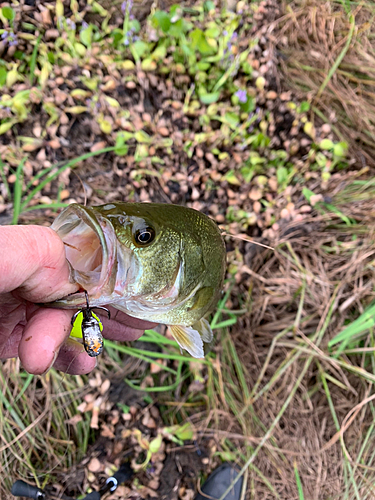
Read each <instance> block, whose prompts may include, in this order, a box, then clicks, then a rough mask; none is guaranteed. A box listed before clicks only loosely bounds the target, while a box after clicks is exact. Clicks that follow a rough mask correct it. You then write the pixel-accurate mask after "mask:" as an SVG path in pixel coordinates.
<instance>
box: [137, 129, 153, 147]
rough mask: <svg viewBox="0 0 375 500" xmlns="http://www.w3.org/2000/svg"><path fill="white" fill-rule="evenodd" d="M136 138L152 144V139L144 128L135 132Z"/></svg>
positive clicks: (141, 141) (138, 140) (143, 142)
mask: <svg viewBox="0 0 375 500" xmlns="http://www.w3.org/2000/svg"><path fill="white" fill-rule="evenodd" d="M134 139H135V140H136V141H137V142H140V143H142V144H150V143H151V141H152V139H151V137H150V136H149V135H148V134H147V133H146V132H145V131H144V130H138V132H136V133H135V134H134Z"/></svg>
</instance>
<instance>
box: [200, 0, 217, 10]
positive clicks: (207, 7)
mask: <svg viewBox="0 0 375 500" xmlns="http://www.w3.org/2000/svg"><path fill="white" fill-rule="evenodd" d="M203 8H204V10H205V11H206V12H210V11H211V10H215V4H214V2H212V1H211V0H207V1H206V2H204V4H203Z"/></svg>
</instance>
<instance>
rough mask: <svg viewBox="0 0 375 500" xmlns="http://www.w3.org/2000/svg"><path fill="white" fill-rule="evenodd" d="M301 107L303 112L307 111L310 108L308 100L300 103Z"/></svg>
mask: <svg viewBox="0 0 375 500" xmlns="http://www.w3.org/2000/svg"><path fill="white" fill-rule="evenodd" d="M299 109H300V112H301V113H306V112H307V111H309V110H310V103H309V102H308V101H302V102H301V104H300V105H299Z"/></svg>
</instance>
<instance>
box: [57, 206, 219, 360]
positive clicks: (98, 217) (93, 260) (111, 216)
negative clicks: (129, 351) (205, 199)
mask: <svg viewBox="0 0 375 500" xmlns="http://www.w3.org/2000/svg"><path fill="white" fill-rule="evenodd" d="M52 229H54V230H55V231H56V232H57V234H58V235H59V236H60V238H61V239H62V240H63V242H64V244H65V248H66V256H67V260H68V261H69V263H70V266H71V277H72V279H73V280H74V281H75V282H77V283H78V284H79V285H80V287H81V288H82V289H83V290H86V291H87V292H88V295H89V298H90V307H95V306H103V305H107V304H110V305H112V306H113V307H115V308H117V309H119V310H121V311H123V312H125V313H126V314H129V315H130V316H133V317H136V318H140V319H144V320H148V321H153V322H156V323H163V324H166V325H168V326H169V327H170V330H171V332H172V334H173V335H174V337H175V338H176V340H177V342H178V343H179V344H180V346H181V347H182V348H184V349H186V350H187V351H188V352H189V353H190V354H191V355H192V356H194V357H203V356H204V351H203V341H204V342H211V340H212V331H211V328H210V326H209V324H208V322H207V320H206V319H204V316H205V315H206V314H207V313H208V312H209V311H211V310H212V309H213V308H214V307H215V305H216V304H217V301H218V299H219V296H220V292H221V289H222V285H223V280H224V275H225V256H226V253H225V245H224V242H223V239H222V237H221V234H220V230H219V228H218V227H217V225H216V224H215V222H213V221H212V220H211V219H210V218H209V217H207V216H206V215H204V214H202V213H200V212H198V211H196V210H193V209H191V208H186V207H180V206H177V205H167V204H159V203H109V204H106V205H100V206H97V207H84V206H82V205H78V204H73V205H70V206H69V207H67V208H66V209H64V210H63V212H62V213H61V214H60V215H59V216H58V217H57V218H56V220H55V221H54V223H53V224H52ZM84 304H85V296H84V293H76V294H73V295H70V296H67V297H64V298H62V299H60V300H58V301H56V302H54V303H53V305H54V306H56V307H63V308H79V307H81V306H84Z"/></svg>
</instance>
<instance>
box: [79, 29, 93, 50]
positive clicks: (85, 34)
mask: <svg viewBox="0 0 375 500" xmlns="http://www.w3.org/2000/svg"><path fill="white" fill-rule="evenodd" d="M79 38H80V40H81V42H82V43H83V44H84V45H86V47H91V43H92V26H91V24H90V25H89V26H88V27H87V28H86V29H84V30H81V31H80V33H79Z"/></svg>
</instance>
